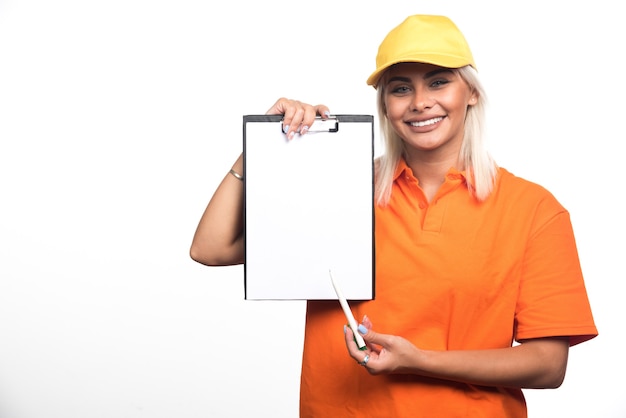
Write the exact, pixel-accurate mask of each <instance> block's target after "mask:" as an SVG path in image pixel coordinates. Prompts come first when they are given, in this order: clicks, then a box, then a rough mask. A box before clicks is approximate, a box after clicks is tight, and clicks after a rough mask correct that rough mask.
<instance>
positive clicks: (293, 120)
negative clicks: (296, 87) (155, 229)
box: [189, 98, 328, 266]
mask: <svg viewBox="0 0 626 418" xmlns="http://www.w3.org/2000/svg"><path fill="white" fill-rule="evenodd" d="M266 114H268V115H283V126H285V127H288V130H287V131H286V132H285V135H287V138H289V139H291V138H293V136H294V135H295V134H296V133H299V134H301V135H303V134H305V133H306V132H307V131H308V128H309V127H310V126H311V124H313V122H314V121H315V116H316V115H321V116H322V117H323V118H326V117H327V116H328V108H327V107H326V106H324V105H317V106H312V105H309V104H306V103H302V102H299V101H297V100H289V99H285V98H281V99H278V100H277V101H276V103H274V105H273V106H272V107H271V108H270V109H269V110H268V111H267V112H266ZM232 169H233V170H234V171H235V172H236V173H238V174H240V175H245V174H244V172H243V155H240V156H239V158H238V159H237V161H235V163H234V164H233V167H232ZM243 250H244V243H243V182H242V181H241V180H240V179H238V178H236V177H235V176H234V175H232V174H231V173H226V176H225V177H224V179H223V180H222V182H221V183H220V185H219V186H218V188H217V190H216V191H215V193H214V194H213V197H212V198H211V200H210V201H209V204H208V205H207V207H206V209H205V210H204V213H203V214H202V217H201V218H200V222H199V223H198V227H197V228H196V232H195V234H194V237H193V241H192V243H191V249H190V250H189V255H190V256H191V258H192V259H193V260H195V261H197V262H198V263H202V264H206V265H208V266H226V265H233V264H241V263H243Z"/></svg>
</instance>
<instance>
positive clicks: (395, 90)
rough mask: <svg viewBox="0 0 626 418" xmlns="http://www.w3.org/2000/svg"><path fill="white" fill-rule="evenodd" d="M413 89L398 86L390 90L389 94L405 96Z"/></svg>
mask: <svg viewBox="0 0 626 418" xmlns="http://www.w3.org/2000/svg"><path fill="white" fill-rule="evenodd" d="M410 90H411V89H410V88H409V87H408V86H406V85H397V86H393V87H391V88H390V89H389V92H391V93H392V94H405V93H408V92H409V91H410Z"/></svg>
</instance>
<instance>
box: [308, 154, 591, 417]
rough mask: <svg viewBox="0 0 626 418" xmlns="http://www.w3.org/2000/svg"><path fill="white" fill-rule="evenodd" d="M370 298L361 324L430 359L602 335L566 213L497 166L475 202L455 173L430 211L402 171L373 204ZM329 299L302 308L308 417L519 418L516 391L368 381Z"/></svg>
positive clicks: (395, 378) (361, 305)
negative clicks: (384, 200)
mask: <svg viewBox="0 0 626 418" xmlns="http://www.w3.org/2000/svg"><path fill="white" fill-rule="evenodd" d="M375 220H376V222H375V223H376V231H375V234H376V235H375V236H376V297H375V300H372V301H366V302H351V306H352V309H353V311H354V314H355V317H356V318H357V321H358V320H360V319H361V318H362V317H363V315H365V314H367V316H369V317H370V319H371V321H372V323H373V325H374V330H376V331H377V332H381V333H385V334H395V335H399V336H402V337H404V338H406V339H408V340H409V341H411V342H413V343H414V344H415V345H416V346H418V347H420V348H423V349H428V350H476V349H491V348H503V347H510V346H511V344H512V342H513V341H514V340H523V339H528V338H539V337H547V336H570V343H571V345H574V344H578V343H580V342H583V341H586V340H588V339H591V338H593V337H594V336H596V335H597V330H596V327H595V324H594V320H593V317H592V313H591V309H590V306H589V301H588V298H587V293H586V290H585V285H584V282H583V276H582V273H581V268H580V263H579V259H578V253H577V249H576V244H575V241H574V235H573V232H572V227H571V222H570V218H569V214H568V212H567V211H566V210H565V209H564V208H563V207H562V206H561V205H560V204H559V203H558V202H557V200H556V199H555V198H554V197H553V196H552V195H551V194H550V193H549V192H548V191H547V190H545V189H544V188H542V187H541V186H539V185H536V184H534V183H531V182H528V181H526V180H523V179H521V178H518V177H515V176H514V175H512V174H511V173H509V172H508V171H506V170H505V169H502V168H500V169H499V172H498V179H497V184H496V187H495V189H494V192H493V193H492V195H491V196H490V197H489V198H488V199H487V200H486V201H485V202H482V203H478V202H476V201H475V200H473V199H472V198H471V196H470V195H469V193H468V190H467V187H466V182H465V177H464V173H462V172H459V171H456V170H454V169H451V170H450V171H449V172H448V174H447V176H446V179H445V182H444V184H443V185H442V186H441V188H440V190H439V191H438V193H437V195H436V196H435V198H434V199H433V200H432V201H431V202H430V203H429V202H427V200H426V198H425V196H424V194H423V192H422V190H421V189H420V187H419V185H418V181H417V179H416V178H415V177H414V176H413V174H412V171H411V169H410V168H408V167H407V166H406V164H405V163H404V162H401V163H400V165H399V166H398V169H397V171H396V177H395V181H394V185H393V192H392V195H391V200H390V202H389V205H388V206H387V207H384V208H381V207H377V208H376V210H375ZM345 323H346V320H345V317H344V315H343V312H342V310H341V308H340V305H339V304H338V303H337V302H336V301H309V302H308V305H307V314H306V329H305V341H304V352H303V362H302V375H301V393H300V396H301V398H300V412H301V415H300V416H301V417H303V418H309V417H314V418H327V417H329V418H334V417H341V418H343V417H380V418H389V417H394V418H404V417H437V418H439V417H441V418H443V417H445V418H449V417H494V418H495V417H497V418H503V417H526V416H527V413H526V404H525V400H524V396H523V394H522V391H521V390H519V389H508V388H499V387H482V386H476V385H469V384H464V383H456V382H452V381H446V380H439V379H432V378H424V377H420V376H416V375H393V374H391V375H379V376H372V375H370V374H369V373H368V372H367V371H366V370H365V368H363V367H361V366H359V365H358V364H357V363H356V362H355V361H354V360H353V359H352V358H351V357H350V356H349V355H348V353H347V350H346V347H345V343H344V337H343V325H344V324H345Z"/></svg>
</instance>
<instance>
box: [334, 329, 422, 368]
mask: <svg viewBox="0 0 626 418" xmlns="http://www.w3.org/2000/svg"><path fill="white" fill-rule="evenodd" d="M357 332H359V333H360V334H361V335H362V336H363V339H364V340H365V343H366V345H367V349H366V350H359V348H358V346H357V344H356V342H355V341H354V333H353V332H352V329H351V328H350V327H349V326H347V327H346V333H345V338H346V346H347V347H348V352H349V353H350V356H351V357H352V358H353V359H355V360H356V361H357V363H359V364H361V365H362V366H364V367H365V368H366V369H367V371H368V372H369V373H370V374H373V375H376V374H385V373H407V372H410V371H413V372H414V371H415V366H416V364H417V361H418V360H419V358H420V357H421V356H422V355H423V352H422V351H421V350H420V349H419V348H417V347H416V346H415V345H413V344H412V343H411V342H409V341H408V340H406V339H405V338H402V337H399V336H397V335H390V334H381V333H378V332H375V331H373V330H372V322H371V321H370V319H369V318H368V317H365V318H363V322H362V323H361V324H360V325H359V330H358V331H357ZM364 360H366V361H364Z"/></svg>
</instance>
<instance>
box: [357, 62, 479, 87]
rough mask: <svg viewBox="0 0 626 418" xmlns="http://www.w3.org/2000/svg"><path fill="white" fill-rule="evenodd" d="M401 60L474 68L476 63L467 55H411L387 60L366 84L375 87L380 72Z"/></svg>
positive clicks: (446, 66)
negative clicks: (469, 59) (468, 58)
mask: <svg viewBox="0 0 626 418" xmlns="http://www.w3.org/2000/svg"><path fill="white" fill-rule="evenodd" d="M403 62H410V63H423V64H432V65H437V66H439V67H444V68H461V67H465V66H466V65H471V66H472V67H474V68H476V65H475V64H474V63H473V62H468V61H467V57H458V56H456V57H455V56H450V55H440V54H425V55H423V56H421V57H411V58H400V59H397V60H393V61H389V62H387V63H385V64H384V65H382V66H380V67H379V68H377V69H376V71H374V72H373V73H372V74H371V75H370V76H369V77H368V79H367V84H368V85H369V86H374V87H376V86H377V85H378V80H379V79H380V77H381V76H382V74H383V73H384V72H385V71H386V70H387V69H388V68H389V67H391V66H392V65H395V64H400V63H403Z"/></svg>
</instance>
